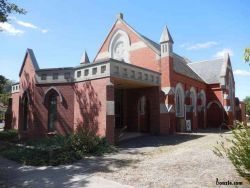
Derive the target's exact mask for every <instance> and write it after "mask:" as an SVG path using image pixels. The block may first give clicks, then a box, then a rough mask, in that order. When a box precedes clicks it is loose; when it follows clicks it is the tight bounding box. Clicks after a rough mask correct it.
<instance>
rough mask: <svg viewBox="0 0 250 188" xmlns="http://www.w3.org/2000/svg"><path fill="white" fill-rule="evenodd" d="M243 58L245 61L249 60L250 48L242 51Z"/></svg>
mask: <svg viewBox="0 0 250 188" xmlns="http://www.w3.org/2000/svg"><path fill="white" fill-rule="evenodd" d="M244 59H245V62H246V63H249V61H250V48H246V49H245V52H244Z"/></svg>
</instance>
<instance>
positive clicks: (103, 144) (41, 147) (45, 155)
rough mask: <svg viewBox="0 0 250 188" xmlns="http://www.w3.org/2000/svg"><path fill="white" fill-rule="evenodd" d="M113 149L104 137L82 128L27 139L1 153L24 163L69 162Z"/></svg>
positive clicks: (36, 164)
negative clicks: (58, 134)
mask: <svg viewBox="0 0 250 188" xmlns="http://www.w3.org/2000/svg"><path fill="white" fill-rule="evenodd" d="M112 151H114V149H113V148H112V147H111V146H110V145H109V144H108V143H107V141H106V139H105V138H99V137H97V136H95V135H93V134H89V133H87V132H86V131H84V130H83V129H82V130H80V131H78V132H77V133H75V134H72V135H68V136H55V137H51V138H44V139H39V140H28V141H26V142H25V143H24V146H12V147H7V148H6V149H4V150H3V151H2V152H1V154H2V155H3V156H4V157H6V158H9V159H12V160H14V161H17V162H20V163H22V164H26V165H34V166H41V165H53V166H56V165H61V164H70V163H73V162H75V161H77V160H79V159H82V158H83V157H84V156H86V155H90V154H92V155H102V154H104V153H110V152H112Z"/></svg>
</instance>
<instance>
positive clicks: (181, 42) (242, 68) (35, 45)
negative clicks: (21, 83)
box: [0, 0, 250, 99]
mask: <svg viewBox="0 0 250 188" xmlns="http://www.w3.org/2000/svg"><path fill="white" fill-rule="evenodd" d="M11 2H14V3H17V4H18V5H20V6H21V7H23V8H25V9H26V10H27V11H28V13H27V14H26V15H13V16H12V20H11V23H10V24H4V25H1V27H2V29H3V28H4V32H1V33H0V74H2V75H4V76H6V77H7V78H9V79H12V80H16V81H17V80H18V73H19V70H20V67H21V64H22V60H23V57H24V54H25V51H26V48H32V49H33V50H34V53H35V56H36V58H37V61H38V64H39V66H40V68H46V67H63V66H76V65H78V64H79V60H80V57H81V54H82V53H83V51H84V49H86V50H87V52H88V55H89V57H90V60H93V58H94V56H95V55H96V53H97V51H98V49H99V48H100V45H101V44H102V42H103V40H104V39H105V37H106V35H107V33H108V32H109V30H110V28H111V26H112V24H113V23H114V21H115V16H116V14H117V13H118V12H122V13H123V14H124V19H125V20H126V21H127V22H128V23H129V24H130V25H131V26H132V27H134V28H135V29H136V30H137V31H138V32H140V33H142V34H143V35H145V36H147V37H148V38H150V39H152V40H154V41H156V42H159V39H160V35H161V32H162V29H163V26H164V25H165V24H167V26H168V28H169V30H170V32H171V35H172V37H173V40H174V42H175V43H174V51H175V52H176V53H178V54H180V55H183V56H186V57H188V58H189V59H190V60H192V61H199V60H206V59H212V58H215V57H217V56H219V55H221V54H223V52H224V51H227V52H230V54H231V61H232V66H233V69H234V71H235V74H234V76H235V82H236V95H237V96H239V97H240V98H241V99H243V98H245V96H250V87H249V82H250V66H248V65H247V64H245V63H244V60H243V51H244V48H245V47H250V27H249V23H250V21H249V16H250V14H249V13H250V8H249V7H250V1H248V0H245V1H244V0H242V1H240V3H239V1H223V0H221V1H217V0H208V1H205V0H192V1H187V0H182V1H178V0H175V1H157V0H154V1H153V0H151V1H143V0H137V1H125V0H120V1H119V0H116V1H114V0H108V1H102V0H99V1H97V0H91V1H83V0H72V1H66V0H50V1H46V3H45V1H43V0H36V1H27V0H26V1H25V0H23V1H14V0H13V1H11Z"/></svg>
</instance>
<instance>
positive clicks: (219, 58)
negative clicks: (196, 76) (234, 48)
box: [190, 57, 224, 64]
mask: <svg viewBox="0 0 250 188" xmlns="http://www.w3.org/2000/svg"><path fill="white" fill-rule="evenodd" d="M216 60H224V58H223V57H222V58H215V59H210V60H202V61H195V62H192V63H190V64H196V63H203V62H209V61H216Z"/></svg>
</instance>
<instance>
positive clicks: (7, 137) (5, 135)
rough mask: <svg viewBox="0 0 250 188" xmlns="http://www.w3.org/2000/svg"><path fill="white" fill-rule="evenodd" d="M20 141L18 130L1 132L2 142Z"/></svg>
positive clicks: (0, 138)
mask: <svg viewBox="0 0 250 188" xmlns="http://www.w3.org/2000/svg"><path fill="white" fill-rule="evenodd" d="M17 139H18V133H17V130H14V129H10V130H5V131H1V132H0V140H1V141H12V140H17Z"/></svg>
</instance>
